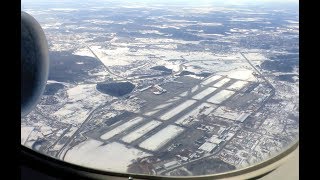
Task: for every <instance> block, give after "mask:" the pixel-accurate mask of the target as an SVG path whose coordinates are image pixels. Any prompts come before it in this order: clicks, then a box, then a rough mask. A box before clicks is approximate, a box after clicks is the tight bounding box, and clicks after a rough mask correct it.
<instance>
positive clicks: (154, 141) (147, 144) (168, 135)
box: [139, 125, 184, 151]
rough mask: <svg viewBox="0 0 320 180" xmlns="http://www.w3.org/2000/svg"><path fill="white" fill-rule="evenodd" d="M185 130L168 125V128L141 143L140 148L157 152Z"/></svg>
mask: <svg viewBox="0 0 320 180" xmlns="http://www.w3.org/2000/svg"><path fill="white" fill-rule="evenodd" d="M183 130H184V129H183V128H182V127H179V126H175V125H168V126H167V127H165V128H163V129H161V130H160V131H159V132H157V133H156V134H154V135H152V136H151V137H149V138H148V139H146V140H145V141H143V142H142V143H140V145H139V146H140V147H142V148H144V149H148V150H151V151H156V150H158V149H159V148H161V147H162V146H164V145H165V144H166V143H168V142H169V141H170V140H171V139H174V138H175V137H176V136H178V135H179V134H180V133H182V131H183Z"/></svg>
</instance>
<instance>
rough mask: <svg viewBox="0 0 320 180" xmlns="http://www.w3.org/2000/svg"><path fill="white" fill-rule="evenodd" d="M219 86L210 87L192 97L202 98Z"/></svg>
mask: <svg viewBox="0 0 320 180" xmlns="http://www.w3.org/2000/svg"><path fill="white" fill-rule="evenodd" d="M216 89H217V88H214V87H208V88H206V89H205V90H203V91H201V92H199V93H198V94H196V95H194V96H193V97H192V98H193V99H197V100H200V99H202V98H204V97H206V96H208V95H209V94H211V93H213V92H214V91H215V90H216Z"/></svg>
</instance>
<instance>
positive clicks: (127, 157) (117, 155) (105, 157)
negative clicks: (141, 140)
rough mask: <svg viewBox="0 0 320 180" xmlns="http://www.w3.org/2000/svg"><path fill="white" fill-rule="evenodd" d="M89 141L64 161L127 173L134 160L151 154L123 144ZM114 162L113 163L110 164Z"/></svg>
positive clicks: (69, 152) (74, 149)
mask: <svg viewBox="0 0 320 180" xmlns="http://www.w3.org/2000/svg"><path fill="white" fill-rule="evenodd" d="M102 144H103V142H100V141H97V140H93V139H89V140H86V141H84V142H82V143H80V144H79V145H77V146H75V147H73V148H72V149H70V150H69V151H68V152H67V154H66V156H65V158H64V160H65V161H67V162H70V163H73V164H76V165H80V166H85V167H90V168H94V169H100V170H109V171H117V172H122V173H123V172H127V168H128V165H130V164H131V163H132V162H133V161H134V160H136V159H138V158H142V157H146V156H150V154H148V153H146V152H143V151H141V150H138V149H135V148H128V147H126V146H125V145H123V144H120V143H117V142H113V143H110V144H106V145H102ZM110 162H112V163H110Z"/></svg>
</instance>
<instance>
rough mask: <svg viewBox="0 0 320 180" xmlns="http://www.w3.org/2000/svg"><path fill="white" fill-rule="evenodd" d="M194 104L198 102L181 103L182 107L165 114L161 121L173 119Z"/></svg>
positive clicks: (179, 106)
mask: <svg viewBox="0 0 320 180" xmlns="http://www.w3.org/2000/svg"><path fill="white" fill-rule="evenodd" d="M194 103H196V100H187V101H185V102H183V103H181V104H180V105H178V106H177V107H175V108H173V109H172V110H170V111H168V112H167V113H165V114H163V115H162V116H161V117H160V119H161V120H164V121H166V120H168V119H170V118H172V117H173V116H175V115H177V114H179V113H180V112H182V111H183V110H185V109H186V108H188V107H189V106H191V105H192V104H194Z"/></svg>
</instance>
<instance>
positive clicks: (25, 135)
mask: <svg viewBox="0 0 320 180" xmlns="http://www.w3.org/2000/svg"><path fill="white" fill-rule="evenodd" d="M33 129H34V127H31V126H24V127H21V144H24V143H25V142H26V141H27V138H28V136H29V134H30V133H31V132H32V131H33Z"/></svg>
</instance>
